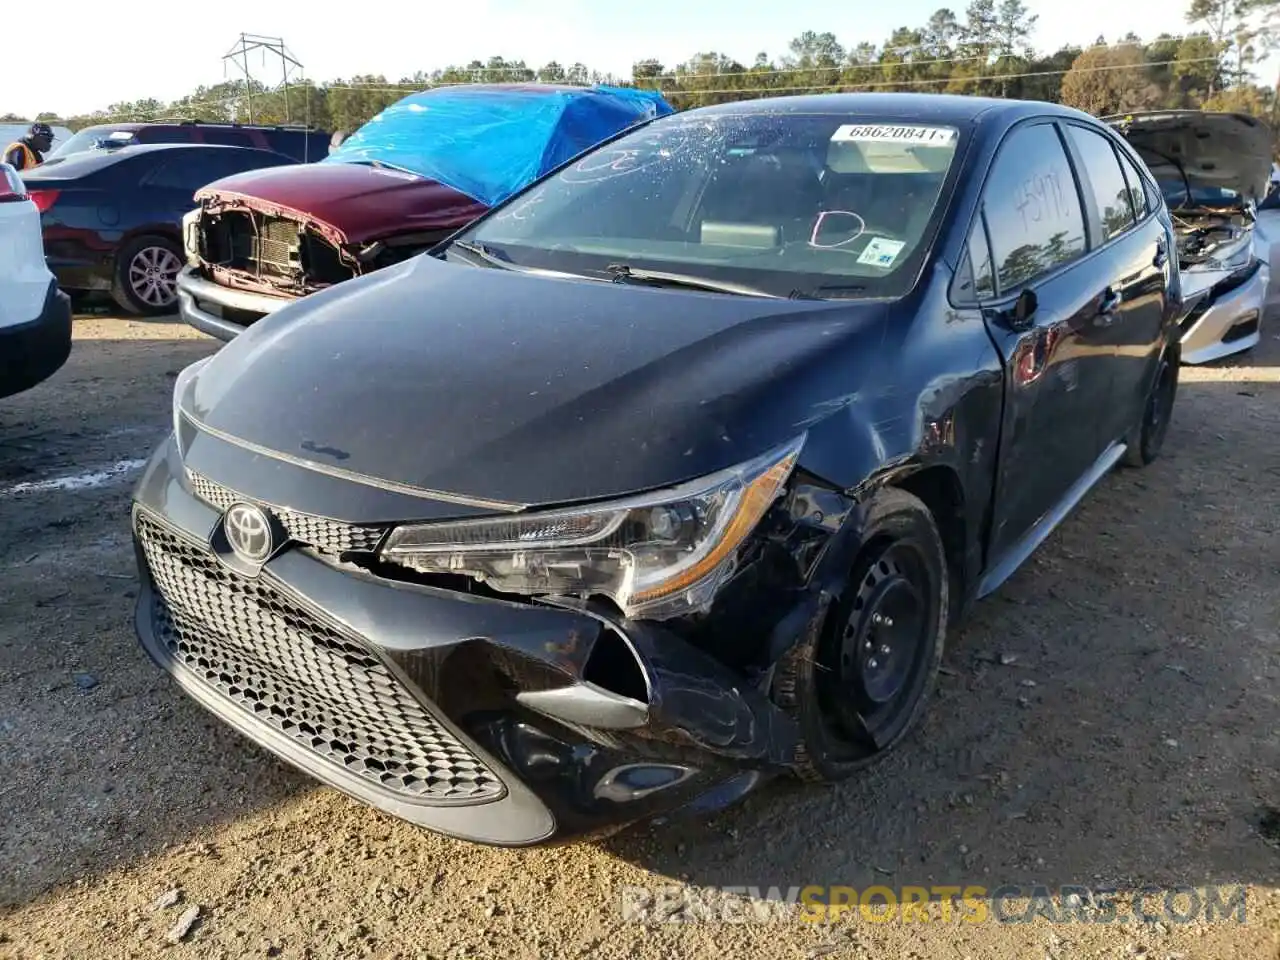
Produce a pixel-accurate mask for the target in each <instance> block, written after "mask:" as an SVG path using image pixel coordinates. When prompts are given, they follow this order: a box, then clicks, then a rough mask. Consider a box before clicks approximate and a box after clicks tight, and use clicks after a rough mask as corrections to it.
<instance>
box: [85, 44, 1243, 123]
mask: <svg viewBox="0 0 1280 960" xmlns="http://www.w3.org/2000/svg"><path fill="white" fill-rule="evenodd" d="M1217 62H1219V61H1218V58H1217V57H1192V58H1188V59H1185V60H1184V59H1170V60H1151V61H1147V62H1144V63H1117V64H1103V65H1099V66H1093V67H1072V68H1070V69H1067V70H1028V71H1022V72H1019V73H997V74H985V73H979V74H975V75H973V76H949V77H927V78H921V77H917V78H912V79H905V80H884V81H868V82H858V81H853V80H849V81H842V82H837V83H830V84H810V85H807V86H785V87H752V86H745V87H731V86H728V87H726V86H720V87H715V86H712V87H701V88H699V89H695V90H679V89H665V90H660V92H661V93H662V94H663V96H669V97H687V96H693V95H695V94H699V95H700V94H717V93H738V94H743V93H745V94H750V93H757V92H758V93H801V92H807V91H814V90H825V91H829V92H836V91H840V90H868V89H883V88H887V87H911V86H927V85H929V84H938V83H960V84H971V83H979V82H984V81H996V80H1020V79H1029V78H1032V77H1060V76H1065V75H1066V74H1068V73H1100V72H1104V71H1114V70H1146V69H1149V68H1151V67H1167V66H1172V65H1174V64H1187V65H1190V64H1198V63H1217ZM917 65H919V64H917V63H912V62H907V63H891V64H870V65H868V66H866V67H847V68H844V69H847V70H859V69H865V70H876V69H878V68H883V67H909V66H917ZM819 69H821V68H819ZM802 72H813V71H802ZM760 75H761V73H759V72H757V73H751V72H747V73H725V74H705V76H709V77H719V78H722V79H729V78H732V77H744V78H754V77H758V76H760ZM686 78H687V77H686ZM647 79H648V78H646V80H647ZM471 85H472V84H471V83H467V82H459V83H428V84H425V85H423V84H413V83H400V84H385V85H372V84H371V85H367V86H366V85H353V84H350V83H327V84H321V85H316V84H313V83H310V82H306V83H305V84H303V86H304V88H307V89H311V90H316V91H320V92H325V93H328V92H330V91H343V90H349V91H352V92H362V93H399V94H402V95H408V94H410V93H416V92H419V91H422V90H430V89H436V88H440V87H454V86H471ZM267 93H269V91H265V90H264V91H259V94H260V95H265V94H267ZM243 98H244V94H243V93H237V94H234V95H231V96H227V97H219V98H216V99H205V100H184V101H174V103H173V104H172V105H171V106H170V107H167V108H164V109H166V110H179V111H180V110H184V109H192V108H197V107H206V106H221V105H224V104H227V103H233V102H236V101H240V100H242V99H243ZM136 117H137V113H136V112H126V113H116V114H108V115H105V116H102V117H101V119H103V120H107V121H111V120H116V121H122V120H128V119H134V118H136Z"/></svg>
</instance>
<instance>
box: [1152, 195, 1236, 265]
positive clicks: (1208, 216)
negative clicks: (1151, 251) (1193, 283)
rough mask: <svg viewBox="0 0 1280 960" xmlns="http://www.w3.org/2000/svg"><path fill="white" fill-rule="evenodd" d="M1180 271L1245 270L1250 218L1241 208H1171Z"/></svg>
mask: <svg viewBox="0 0 1280 960" xmlns="http://www.w3.org/2000/svg"><path fill="white" fill-rule="evenodd" d="M1169 212H1170V214H1171V215H1172V216H1173V223H1174V231H1175V234H1176V236H1177V241H1178V259H1179V261H1180V265H1181V267H1182V269H1183V270H1194V269H1197V268H1200V269H1209V270H1221V269H1234V268H1239V267H1244V266H1248V264H1249V257H1250V251H1251V244H1252V242H1253V223H1254V217H1253V212H1252V209H1251V208H1250V207H1248V206H1246V205H1244V204H1242V203H1241V204H1236V205H1234V206H1230V207H1203V206H1193V207H1189V208H1188V207H1171V208H1170V211H1169Z"/></svg>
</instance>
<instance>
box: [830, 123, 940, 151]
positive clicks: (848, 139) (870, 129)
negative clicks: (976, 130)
mask: <svg viewBox="0 0 1280 960" xmlns="http://www.w3.org/2000/svg"><path fill="white" fill-rule="evenodd" d="M955 139H956V129H955V127H912V126H908V125H907V124H902V123H846V124H844V125H843V126H840V127H837V128H836V132H835V133H833V134H832V135H831V142H832V143H905V144H909V145H910V146H913V147H920V146H925V147H946V146H950V145H951V144H952V143H954V142H955Z"/></svg>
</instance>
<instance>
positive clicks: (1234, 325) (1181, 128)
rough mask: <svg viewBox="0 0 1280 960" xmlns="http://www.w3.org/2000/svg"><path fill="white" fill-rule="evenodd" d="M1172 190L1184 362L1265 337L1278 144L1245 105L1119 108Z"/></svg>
mask: <svg viewBox="0 0 1280 960" xmlns="http://www.w3.org/2000/svg"><path fill="white" fill-rule="evenodd" d="M1109 122H1110V123H1111V124H1112V125H1113V126H1114V127H1115V128H1116V129H1117V130H1118V131H1120V133H1121V134H1123V135H1124V136H1125V137H1126V138H1127V139H1128V140H1129V142H1130V143H1131V144H1132V145H1133V148H1134V149H1135V150H1136V151H1137V152H1138V155H1139V156H1140V157H1142V159H1143V160H1144V161H1145V162H1146V164H1147V167H1148V168H1149V169H1150V171H1151V173H1152V175H1153V176H1155V178H1156V181H1157V183H1158V184H1159V185H1160V189H1161V191H1162V192H1163V194H1164V197H1165V202H1166V203H1167V205H1168V207H1169V210H1170V213H1171V214H1172V217H1173V222H1174V228H1175V230H1176V232H1177V237H1178V260H1179V264H1180V266H1181V270H1182V296H1183V300H1184V304H1185V314H1184V316H1183V319H1182V330H1183V339H1182V361H1183V363H1207V362H1209V361H1211V360H1217V359H1220V358H1222V357H1227V356H1231V355H1232V354H1236V353H1241V352H1243V351H1245V350H1248V349H1250V348H1251V347H1253V346H1255V345H1257V343H1258V342H1259V340H1260V339H1261V336H1262V334H1261V328H1262V320H1263V315H1264V314H1265V312H1266V305H1267V302H1268V300H1269V299H1270V287H1271V260H1270V255H1269V246H1270V244H1269V241H1268V240H1267V238H1266V237H1264V236H1259V235H1258V233H1257V230H1256V225H1257V215H1258V205H1259V204H1260V203H1261V202H1262V201H1263V200H1264V198H1265V197H1266V196H1267V185H1268V182H1269V180H1270V177H1271V169H1272V154H1273V151H1274V149H1275V140H1274V135H1273V133H1272V131H1271V129H1270V128H1269V127H1268V126H1267V125H1266V124H1264V123H1263V122H1262V121H1260V120H1258V119H1257V118H1256V117H1251V116H1248V115H1246V114H1238V113H1205V112H1201V111H1198V110H1168V111H1153V112H1148V113H1132V114H1126V115H1124V116H1121V117H1111V118H1109Z"/></svg>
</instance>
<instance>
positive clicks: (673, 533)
mask: <svg viewBox="0 0 1280 960" xmlns="http://www.w3.org/2000/svg"><path fill="white" fill-rule="evenodd" d="M803 445H804V436H800V437H798V438H796V439H795V440H793V441H792V442H790V443H788V444H786V445H785V446H782V447H779V448H777V449H774V450H771V451H769V452H768V453H767V454H765V455H764V456H762V457H759V458H757V459H755V460H751V461H749V462H748V463H744V464H741V465H739V466H737V467H732V468H730V469H728V470H724V471H721V472H720V473H716V474H713V475H711V476H709V477H704V478H702V479H700V480H694V481H691V482H689V483H686V484H682V485H680V486H678V487H671V488H669V489H666V490H660V491H656V492H654V493H649V494H643V495H641V496H637V497H630V498H627V499H625V500H615V501H613V502H611V503H602V504H593V505H591V506H586V507H577V508H572V509H567V510H550V511H545V512H541V513H530V514H528V515H526V516H514V517H496V518H484V519H481V520H460V521H456V522H451V523H430V524H422V525H420V526H410V527H400V528H398V529H396V530H395V531H393V532H392V534H391V537H390V538H389V539H388V541H387V545H386V546H385V547H384V548H383V553H384V554H385V555H386V556H387V558H388V559H390V560H393V561H395V562H397V563H401V564H403V565H405V566H407V567H411V568H413V569H415V570H419V571H422V572H423V573H454V574H465V575H467V576H471V577H475V578H476V579H477V580H483V581H484V582H485V583H487V584H488V585H489V586H491V587H493V589H495V590H500V591H504V592H509V593H520V594H527V595H533V594H559V595H564V596H583V597H586V596H591V595H596V596H606V597H609V598H611V599H612V600H613V601H614V602H615V603H616V604H617V605H618V606H619V608H621V610H622V613H623V615H624V616H626V617H629V618H632V617H640V616H643V617H645V618H646V619H651V620H664V619H667V618H670V617H675V616H680V615H681V614H686V613H690V612H693V611H695V610H703V609H706V608H707V607H709V606H710V604H711V601H712V599H713V598H714V597H715V594H716V591H717V590H718V589H719V587H720V586H721V584H723V583H724V582H725V581H726V580H727V579H728V578H729V577H730V576H731V575H732V573H733V571H734V568H735V566H736V564H737V557H738V548H739V547H740V546H741V545H742V542H743V541H744V540H745V539H746V538H747V536H748V534H750V533H751V531H752V530H753V529H755V527H756V524H758V523H759V522H760V518H761V517H763V516H764V514H765V511H766V510H768V509H769V506H770V505H771V504H772V503H773V502H774V500H775V499H777V497H778V495H779V494H780V493H781V492H782V490H783V487H784V485H785V484H786V482H787V478H788V477H790V476H791V471H792V470H793V469H794V467H795V464H796V459H797V458H798V457H799V455H800V448H801V447H802V446H803Z"/></svg>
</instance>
